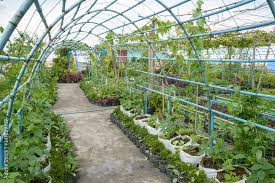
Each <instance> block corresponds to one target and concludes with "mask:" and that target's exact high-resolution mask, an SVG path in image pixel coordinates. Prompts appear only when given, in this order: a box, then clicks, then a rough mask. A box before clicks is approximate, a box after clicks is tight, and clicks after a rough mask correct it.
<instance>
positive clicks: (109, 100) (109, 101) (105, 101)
mask: <svg viewBox="0 0 275 183" xmlns="http://www.w3.org/2000/svg"><path fill="white" fill-rule="evenodd" d="M95 104H97V105H99V106H104V107H105V106H117V105H119V97H117V96H110V97H105V98H102V99H98V100H97V101H96V102H95Z"/></svg>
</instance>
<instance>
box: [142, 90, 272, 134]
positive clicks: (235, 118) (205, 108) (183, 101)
mask: <svg viewBox="0 0 275 183" xmlns="http://www.w3.org/2000/svg"><path fill="white" fill-rule="evenodd" d="M137 86H138V87H140V88H143V89H146V90H147V91H151V92H154V93H158V94H160V95H163V96H167V97H171V99H174V100H177V101H180V102H182V103H185V104H188V105H192V106H194V107H197V108H199V109H203V110H206V111H209V109H208V107H204V106H201V105H199V104H196V103H193V102H189V101H187V100H184V99H180V98H178V97H175V96H171V95H168V94H166V93H162V92H159V91H157V90H153V89H151V88H146V87H144V86H142V85H137ZM211 111H212V112H213V113H215V114H218V115H220V116H223V117H226V118H229V119H232V120H235V121H238V122H241V123H246V124H250V125H253V126H256V127H258V128H260V129H263V130H266V131H268V132H272V133H275V129H273V128H270V127H267V126H264V125H260V124H258V123H254V122H252V121H248V120H245V119H242V118H238V117H235V116H232V115H230V114H226V113H223V112H220V111H217V110H213V109H211Z"/></svg>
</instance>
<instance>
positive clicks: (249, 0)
mask: <svg viewBox="0 0 275 183" xmlns="http://www.w3.org/2000/svg"><path fill="white" fill-rule="evenodd" d="M254 1H255V0H244V1H239V2H236V3H233V4H231V5H228V6H226V7H225V8H221V9H220V10H217V11H213V12H210V13H206V14H204V15H200V16H197V17H194V18H191V19H189V20H185V21H181V22H180V23H174V24H171V25H167V26H163V27H157V28H155V29H149V30H145V31H142V33H147V32H154V31H156V30H158V29H167V28H171V27H174V26H177V25H179V24H184V23H188V22H192V21H196V20H200V19H203V18H207V17H210V16H212V15H215V14H219V13H223V12H225V11H228V10H231V9H234V8H238V7H240V6H242V5H245V4H248V3H251V2H254ZM105 33H106V32H105ZM137 34H140V33H139V32H134V33H130V34H125V35H123V36H119V38H123V37H128V36H133V35H137ZM99 35H101V34H99ZM112 39H117V38H112ZM107 40H108V39H107Z"/></svg>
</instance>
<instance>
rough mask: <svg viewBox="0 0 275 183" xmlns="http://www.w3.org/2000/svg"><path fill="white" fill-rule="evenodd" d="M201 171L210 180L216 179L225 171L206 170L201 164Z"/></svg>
mask: <svg viewBox="0 0 275 183" xmlns="http://www.w3.org/2000/svg"><path fill="white" fill-rule="evenodd" d="M199 169H200V170H202V171H204V173H205V175H206V176H207V177H208V178H210V179H216V178H217V174H218V172H221V171H223V169H214V168H205V167H203V166H201V164H199Z"/></svg>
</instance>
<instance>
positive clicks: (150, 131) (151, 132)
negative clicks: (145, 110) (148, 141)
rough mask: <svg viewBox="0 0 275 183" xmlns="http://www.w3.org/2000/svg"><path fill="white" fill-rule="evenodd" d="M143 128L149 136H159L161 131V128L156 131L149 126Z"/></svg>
mask: <svg viewBox="0 0 275 183" xmlns="http://www.w3.org/2000/svg"><path fill="white" fill-rule="evenodd" d="M145 128H146V129H147V131H148V133H150V134H151V135H159V134H160V131H161V128H158V129H156V128H153V127H151V126H149V125H146V126H145Z"/></svg>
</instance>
